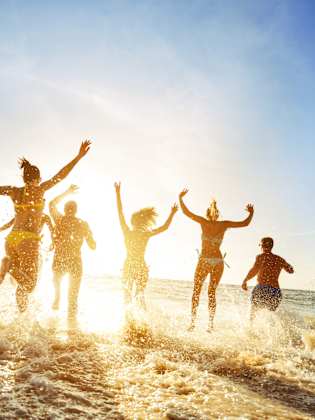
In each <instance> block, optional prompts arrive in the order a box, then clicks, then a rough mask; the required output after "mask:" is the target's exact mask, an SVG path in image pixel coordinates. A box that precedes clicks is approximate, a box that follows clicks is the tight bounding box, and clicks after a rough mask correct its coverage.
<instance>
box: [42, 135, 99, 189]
mask: <svg viewBox="0 0 315 420" xmlns="http://www.w3.org/2000/svg"><path fill="white" fill-rule="evenodd" d="M90 145H91V142H90V141H88V140H86V141H84V142H82V144H81V147H80V150H79V153H78V154H77V156H76V157H75V158H74V159H73V160H72V161H71V162H69V163H68V165H66V166H65V167H64V168H62V169H61V171H59V172H58V173H57V174H56V175H55V176H54V177H52V178H51V179H49V180H48V181H45V182H43V183H42V184H41V187H42V188H43V190H44V191H46V190H49V189H50V188H52V187H53V186H55V185H56V184H58V182H60V181H62V180H63V179H65V178H66V176H68V175H69V173H70V172H71V171H72V169H73V168H74V167H75V165H76V164H77V163H78V162H79V161H80V160H81V159H82V158H83V157H84V156H85V155H86V154H87V152H88V151H89V150H90Z"/></svg>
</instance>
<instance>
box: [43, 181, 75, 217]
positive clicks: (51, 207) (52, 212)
mask: <svg viewBox="0 0 315 420" xmlns="http://www.w3.org/2000/svg"><path fill="white" fill-rule="evenodd" d="M78 189H79V187H77V186H76V185H70V187H69V188H68V189H67V190H66V191H65V192H63V193H62V194H60V195H57V197H55V198H54V199H53V200H51V201H50V203H49V213H50V216H51V217H52V218H53V220H54V221H55V222H56V220H57V219H59V218H60V217H62V214H61V213H60V212H59V211H58V209H57V206H58V204H59V203H60V201H62V200H63V199H64V198H65V197H67V196H68V195H70V194H74V193H75V192H77V191H78Z"/></svg>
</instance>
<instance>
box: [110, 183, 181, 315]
mask: <svg viewBox="0 0 315 420" xmlns="http://www.w3.org/2000/svg"><path fill="white" fill-rule="evenodd" d="M115 190H116V197H117V209H118V215H119V221H120V226H121V229H122V231H123V234H124V238H125V246H126V251H127V258H126V260H125V263H124V268H123V279H124V294H125V303H126V304H129V303H131V301H132V294H133V288H134V287H135V298H136V301H137V302H138V304H139V306H140V307H142V308H143V309H146V305H145V298H144V290H145V287H146V285H147V282H148V276H149V270H148V267H147V265H146V262H145V259H144V254H145V250H146V247H147V244H148V241H149V239H150V238H151V237H152V236H155V235H158V234H159V233H162V232H164V231H166V230H167V229H168V227H169V226H170V224H171V222H172V220H173V217H174V214H175V213H176V212H177V210H178V207H177V205H176V204H174V205H173V207H172V209H171V212H170V215H169V216H168V218H167V220H166V222H165V223H164V225H162V226H161V227H159V228H156V229H151V227H152V226H153V225H154V224H155V219H156V217H157V213H156V211H155V209H154V208H153V207H147V208H143V209H141V210H139V211H137V212H135V213H133V215H132V216H131V225H132V229H130V228H129V227H128V225H127V223H126V220H125V216H124V213H123V209H122V203H121V197H120V183H115Z"/></svg>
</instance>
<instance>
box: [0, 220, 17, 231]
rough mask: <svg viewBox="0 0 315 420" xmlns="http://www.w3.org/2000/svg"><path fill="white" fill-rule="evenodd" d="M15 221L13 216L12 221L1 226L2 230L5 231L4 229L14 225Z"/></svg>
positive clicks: (0, 229)
mask: <svg viewBox="0 0 315 420" xmlns="http://www.w3.org/2000/svg"><path fill="white" fill-rule="evenodd" d="M14 221H15V218H13V219H12V220H10V222H8V223H6V224H5V225H3V226H1V227H0V232H3V231H4V230H7V229H9V228H10V227H11V226H13V225H14Z"/></svg>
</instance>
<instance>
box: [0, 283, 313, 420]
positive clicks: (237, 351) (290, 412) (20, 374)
mask: <svg viewBox="0 0 315 420" xmlns="http://www.w3.org/2000/svg"><path fill="white" fill-rule="evenodd" d="M64 286H65V290H64V292H65V291H66V281H65V284H64ZM50 287H51V286H50V284H49V280H47V284H46V280H43V279H42V280H41V282H40V285H39V287H38V290H37V292H36V293H35V294H34V296H33V297H32V301H31V305H30V310H29V312H28V313H27V314H26V315H23V316H18V315H17V313H16V309H15V306H14V287H13V286H12V284H11V283H10V281H9V280H6V281H5V283H4V284H3V285H2V287H1V310H0V316H1V318H0V320H1V324H0V359H1V361H0V366H1V367H0V372H1V376H0V383H1V414H0V418H2V419H11V418H12V419H13V418H30V419H64V418H67V419H72V418H73V419H74V418H75V419H78V418H80V419H81V418H82V419H95V418H100V419H102V418H109V419H110V418H112V419H119V418H121V419H208V418H209V419H211V418H222V419H223V418H242V419H243V418H244V419H252V418H253V419H254V418H290V419H307V418H313V417H314V416H315V353H314V347H315V346H314V340H315V339H314V337H315V330H314V329H313V328H314V322H315V314H314V306H315V305H314V302H315V294H314V292H308V291H292V290H290V291H286V290H285V291H284V296H285V297H284V302H283V304H282V307H281V309H280V310H279V312H278V313H277V314H271V313H267V312H264V311H263V312H261V313H260V315H259V317H258V319H257V322H256V324H255V329H254V330H253V329H250V328H249V325H248V321H247V319H248V307H249V303H248V296H249V295H248V294H246V293H243V292H242V291H241V290H240V288H238V287H236V286H227V285H222V286H221V287H220V288H219V290H218V310H217V319H216V321H215V328H214V331H213V333H211V334H209V333H207V332H206V323H207V322H206V321H207V312H206V296H205V295H203V296H202V303H201V307H200V314H199V318H198V324H197V327H196V330H195V331H194V332H193V333H188V332H187V331H186V329H187V325H188V322H189V310H190V293H191V287H192V284H191V283H190V282H184V281H166V280H152V281H151V282H150V284H149V287H148V290H147V303H148V311H147V314H144V313H141V312H139V311H137V309H136V308H129V317H128V320H127V321H126V319H125V316H124V307H123V303H122V293H121V282H120V280H119V279H117V278H113V277H98V278H86V279H84V282H83V286H82V291H81V299H80V303H81V305H80V313H79V317H78V326H77V328H75V329H74V328H70V329H69V326H68V325H67V322H66V312H65V309H66V299H65V300H64V302H63V309H61V311H60V313H55V312H53V311H52V310H51V309H50V300H51V296H50V297H49V293H50ZM49 299H50V300H49Z"/></svg>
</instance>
